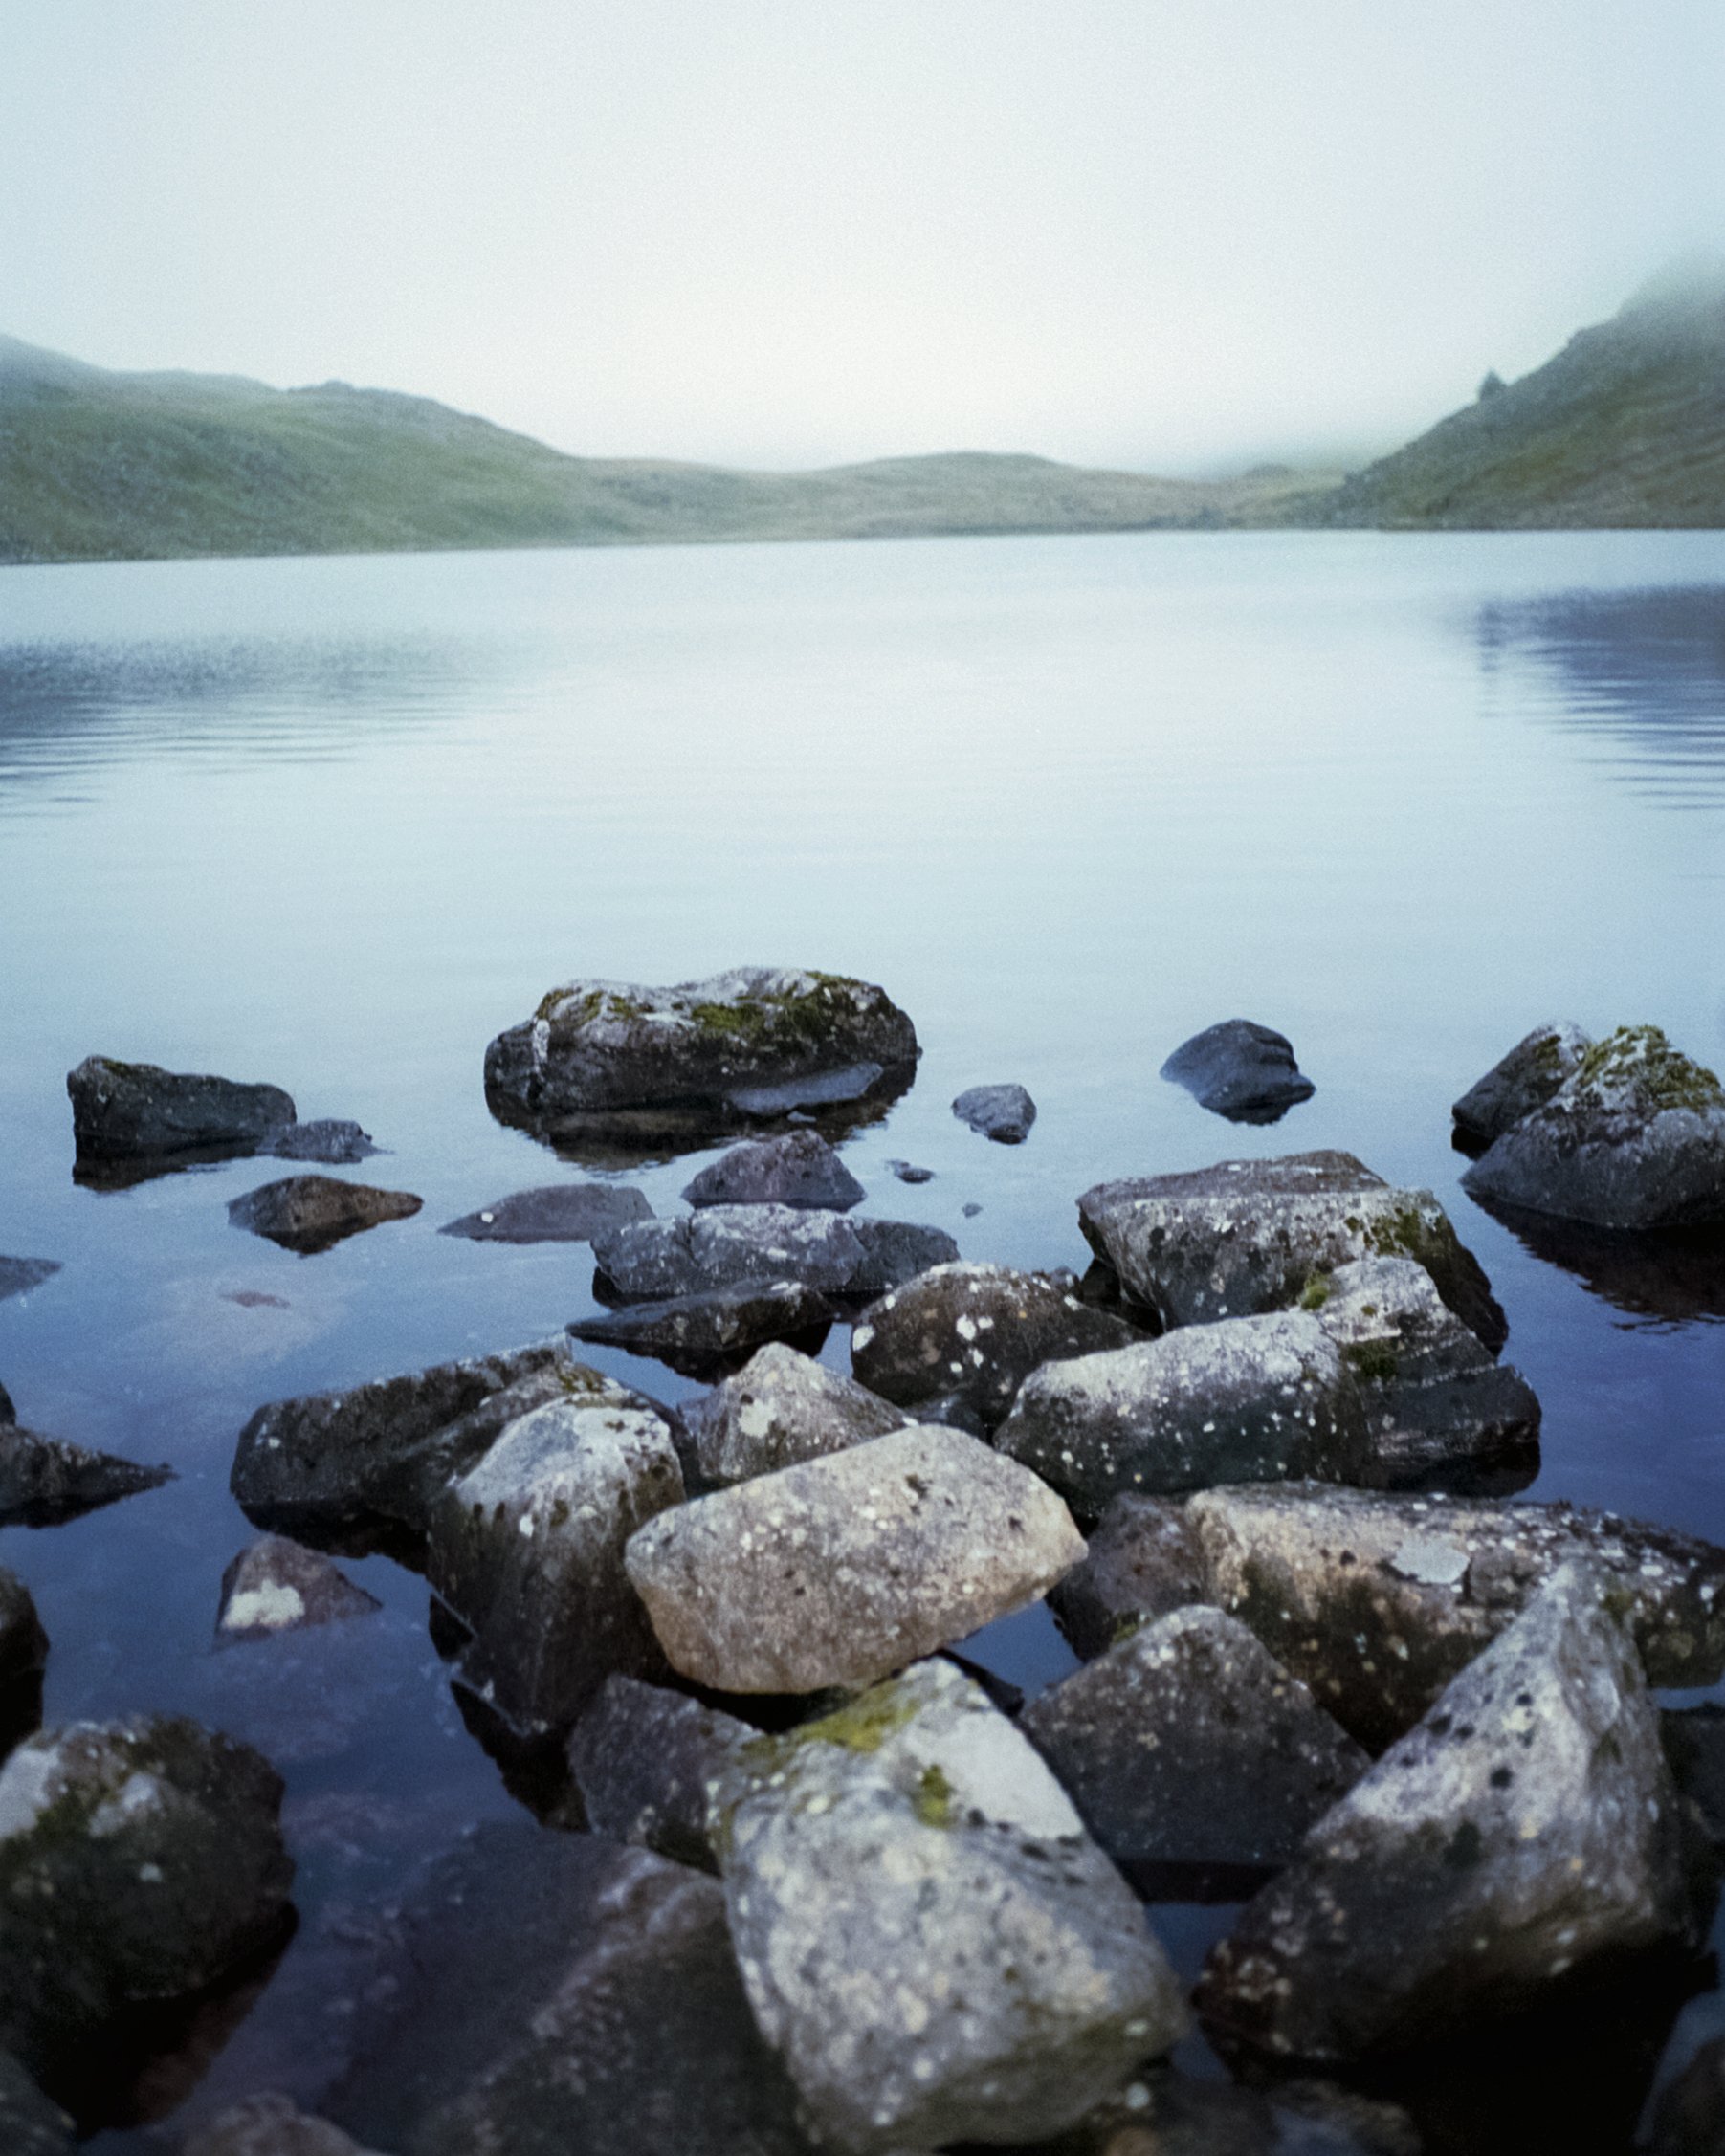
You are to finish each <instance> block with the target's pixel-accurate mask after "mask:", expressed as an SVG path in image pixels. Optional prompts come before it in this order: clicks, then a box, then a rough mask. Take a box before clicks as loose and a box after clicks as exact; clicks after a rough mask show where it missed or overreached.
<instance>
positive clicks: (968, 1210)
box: [959, 1199, 983, 1221]
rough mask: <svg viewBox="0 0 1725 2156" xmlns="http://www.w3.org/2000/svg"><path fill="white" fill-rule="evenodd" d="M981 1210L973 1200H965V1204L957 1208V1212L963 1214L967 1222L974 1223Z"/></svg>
mask: <svg viewBox="0 0 1725 2156" xmlns="http://www.w3.org/2000/svg"><path fill="white" fill-rule="evenodd" d="M982 1209H983V1208H982V1207H981V1206H980V1205H979V1204H978V1203H977V1202H976V1200H975V1199H967V1200H966V1202H965V1203H964V1204H962V1206H960V1208H959V1210H960V1211H961V1212H962V1214H963V1216H964V1218H965V1219H966V1220H967V1221H974V1220H975V1219H976V1217H977V1215H978V1214H979V1213H980V1212H981V1211H982Z"/></svg>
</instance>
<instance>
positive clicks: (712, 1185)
mask: <svg viewBox="0 0 1725 2156" xmlns="http://www.w3.org/2000/svg"><path fill="white" fill-rule="evenodd" d="M867 1195H868V1194H867V1192H866V1191H865V1190H864V1189H863V1186H862V1185H861V1183H859V1182H858V1181H857V1179H856V1177H854V1176H853V1175H852V1174H851V1171H850V1169H849V1168H847V1167H846V1166H845V1163H844V1162H843V1161H842V1160H841V1159H840V1158H839V1156H838V1155H837V1154H836V1153H834V1152H833V1150H832V1148H831V1147H830V1146H829V1144H828V1143H827V1141H826V1139H825V1138H824V1137H822V1136H821V1134H820V1133H819V1132H818V1131H791V1132H788V1133H786V1134H785V1136H784V1137H779V1138H757V1139H755V1140H754V1141H753V1143H751V1144H747V1145H739V1146H733V1147H732V1149H731V1150H730V1152H729V1153H727V1154H726V1155H724V1157H723V1158H722V1159H719V1160H716V1161H714V1163H713V1165H712V1166H711V1167H710V1168H703V1169H702V1170H701V1172H700V1174H699V1175H698V1176H697V1177H696V1178H695V1180H694V1181H693V1182H692V1183H690V1184H689V1185H688V1187H687V1188H686V1189H685V1190H684V1192H683V1197H684V1199H686V1200H687V1201H688V1203H689V1204H691V1205H697V1206H698V1205H796V1206H803V1207H808V1208H815V1209H818V1210H820V1211H823V1212H829V1213H845V1212H849V1210H850V1209H851V1206H852V1205H860V1204H861V1203H862V1201H863V1199H864V1198H865V1197H866V1196H867Z"/></svg>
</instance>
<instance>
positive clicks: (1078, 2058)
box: [713, 1661, 1185, 2156]
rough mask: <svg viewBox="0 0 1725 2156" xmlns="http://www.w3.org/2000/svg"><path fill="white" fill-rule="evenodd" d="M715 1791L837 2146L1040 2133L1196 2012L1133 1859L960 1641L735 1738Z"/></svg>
mask: <svg viewBox="0 0 1725 2156" xmlns="http://www.w3.org/2000/svg"><path fill="white" fill-rule="evenodd" d="M713 1814H714V1820H715V1831H716V1835H717V1837H718V1840H719V1847H720V1850H721V1852H722V1860H723V1866H724V1882H725V1896H726V1901H727V1904H728V1907H729V1910H730V1919H731V1932H732V1937H733V1938H734V1940H735V1942H736V1946H737V1954H738V1960H739V1962H740V1964H741V1969H742V1975H743V1982H744V1984H745V1985H746V1986H747V1989H748V1994H749V2000H750V2004H751V2005H752V2006H753V2008H754V2011H755V2018H756V2021H757V2023H758V2024H759V2026H760V2028H761V2030H762V2033H763V2035H764V2036H765V2037H766V2040H767V2042H768V2043H769V2044H770V2045H771V2046H772V2047H773V2048H774V2049H775V2050H776V2051H777V2052H778V2053H779V2055H780V2056H781V2057H783V2058H784V2060H785V2065H786V2066H787V2067H788V2068H789V2070H790V2073H791V2076H792V2078H793V2079H794V2080H795V2081H796V2083H797V2086H798V2088H799V2089H800V2090H801V2092H802V2096H803V2100H804V2102H805V2104H806V2106H807V2112H808V2115H809V2118H810V2120H811V2122H812V2123H813V2124H814V2126H815V2128H816V2129H817V2131H818V2132H819V2134H820V2136H821V2138H822V2140H823V2141H824V2142H825V2143H827V2144H829V2145H831V2146H833V2147H836V2148H840V2149H844V2150H849V2151H852V2152H855V2156H861V2152H867V2151H883V2152H884V2151H887V2150H894V2149H900V2148H933V2147H937V2146H940V2145H945V2144H947V2143H950V2142H970V2141H981V2142H994V2141H1003V2140H1010V2141H1014V2142H1020V2141H1029V2140H1034V2139H1035V2138H1036V2137H1037V2136H1039V2135H1043V2134H1049V2133H1052V2132H1055V2131H1057V2130H1058V2129H1059V2128H1060V2127H1062V2126H1064V2125H1068V2124H1070V2123H1073V2121H1074V2120H1076V2119H1077V2118H1079V2117H1081V2116H1082V2115H1083V2114H1084V2113H1085V2112H1086V2111H1087V2110H1088V2109H1089V2108H1090V2107H1091V2106H1092V2105H1093V2104H1095V2102H1096V2101H1098V2100H1099V2099H1101V2098H1103V2097H1104V2096H1106V2095H1108V2094H1110V2093H1112V2091H1113V2090H1114V2089H1116V2088H1117V2086H1118V2085H1119V2083H1120V2082H1121V2081H1122V2080H1124V2079H1126V2077H1127V2075H1128V2074H1129V2073H1130V2072H1131V2070H1132V2068H1133V2067H1134V2066H1136V2065H1138V2064H1139V2062H1140V2061H1141V2060H1143V2059H1145V2058H1147V2057H1153V2056H1155V2055H1156V2054H1158V2053H1161V2052H1164V2051H1167V2050H1169V2049H1170V2048H1171V2047H1172V2046H1173V2044H1174V2043H1175V2041H1176V2040H1177V2039H1178V2038H1179V2036H1180V2035H1181V2034H1182V2032H1183V2026H1184V2021H1185V2013H1184V2008H1183V2002H1182V1999H1181V1995H1180V1986H1179V1983H1178V1981H1177V1979H1176V1978H1175V1976H1174V1973H1173V1971H1172V1970H1171V1969H1169V1967H1168V1965H1167V1963H1166V1961H1165V1960H1164V1959H1163V1957H1162V1954H1161V1948H1160V1947H1158V1946H1157V1944H1156V1942H1155V1941H1154V1939H1153V1938H1152V1937H1151V1935H1150V1933H1149V1931H1148V1929H1147V1928H1146V1926H1145V1924H1144V1921H1143V1916H1142V1912H1141V1911H1140V1909H1139V1906H1138V1903H1137V1902H1136V1900H1135V1899H1134V1897H1133V1896H1132V1894H1131V1893H1130V1891H1129V1890H1128V1889H1127V1887H1126V1885H1125V1883H1124V1881H1122V1880H1121V1879H1120V1877H1119V1875H1118V1873H1117V1872H1116V1871H1115V1869H1114V1868H1113V1866H1112V1865H1111V1864H1110V1863H1109V1862H1108V1860H1107V1859H1106V1858H1105V1857H1104V1856H1103V1855H1102V1853H1101V1851H1100V1850H1099V1849H1097V1848H1096V1846H1095V1843H1094V1842H1093V1841H1092V1840H1091V1838H1090V1837H1089V1836H1088V1835H1086V1833H1085V1831H1084V1827H1083V1824H1082V1822H1081V1820H1080V1819H1079V1818H1078V1815H1077V1814H1076V1813H1075V1812H1074V1811H1073V1807H1072V1804H1071V1802H1070V1801H1069V1800H1068V1798H1067V1796H1066V1795H1065V1793H1063V1791H1062V1790H1061V1788H1060V1786H1059V1784H1058V1783H1057V1782H1056V1781H1055V1780H1054V1778H1053V1776H1052V1775H1051V1774H1050V1772H1049V1771H1048V1769H1047V1768H1046V1767H1045V1766H1044V1765H1043V1764H1042V1762H1041V1761H1040V1760H1039V1759H1038V1758H1037V1756H1036V1754H1035V1752H1034V1751H1033V1750H1032V1749H1030V1747H1029V1746H1028V1744H1027V1743H1026V1742H1025V1740H1024V1738H1023V1737H1022V1736H1021V1735H1020V1734H1019V1733H1018V1731H1017V1730H1016V1729H1014V1727H1012V1725H1011V1723H1010V1722H1008V1721H1007V1720H1006V1717H1005V1716H1004V1715H1003V1714H1001V1713H1000V1712H999V1711H998V1710H997V1709H996V1708H994V1707H993V1706H992V1705H989V1703H988V1701H987V1699H986V1697H985V1696H984V1693H983V1692H982V1691H981V1689H980V1688H979V1687H978V1686H977V1685H975V1684H973V1683H970V1681H969V1680H968V1679H967V1678H964V1677H962V1676H961V1675H960V1674H959V1672H958V1671H957V1670H956V1669H954V1668H952V1666H951V1665H950V1664H948V1663H944V1662H938V1661H937V1662H924V1663H921V1664H919V1665H918V1667H917V1668H916V1669H913V1670H910V1671H908V1672H907V1673H906V1674H905V1675H904V1676H903V1677H901V1678H898V1679H896V1680H895V1681H894V1682H892V1683H886V1684H882V1685H880V1686H878V1687H876V1688H875V1689H874V1691H872V1692H869V1693H867V1694H865V1695H864V1697H863V1698H862V1699H860V1700H858V1701H856V1702H854V1703H852V1704H851V1705H849V1706H848V1707H845V1708H842V1709H841V1710H840V1711H839V1712H838V1713H837V1714H835V1715H833V1716H830V1717H829V1718H828V1719H827V1720H825V1721H821V1722H814V1723H809V1724H805V1725H804V1726H803V1727H801V1728H799V1729H795V1730H793V1731H792V1732H791V1733H790V1734H789V1735H788V1736H786V1737H783V1738H772V1737H768V1738H762V1739H759V1740H758V1741H757V1742H756V1743H754V1744H751V1745H745V1746H743V1747H741V1748H740V1749H738V1750H737V1751H736V1752H734V1753H733V1754H732V1756H731V1759H730V1762H729V1764H728V1766H727V1769H726V1771H725V1772H724V1774H723V1776H722V1778H721V1780H720V1782H719V1787H718V1789H717V1791H716V1792H715V1795H714V1805H713Z"/></svg>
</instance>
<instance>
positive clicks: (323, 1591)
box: [215, 1534, 383, 1647]
mask: <svg viewBox="0 0 1725 2156" xmlns="http://www.w3.org/2000/svg"><path fill="white" fill-rule="evenodd" d="M382 1608H383V1604H382V1603H381V1602H380V1601H379V1600H378V1599H377V1596H376V1595H367V1594H366V1592H365V1589H364V1588H363V1587H356V1586H355V1585H354V1584H353V1582H352V1580H350V1579H349V1578H348V1577H347V1576H346V1574H345V1573H341V1572H339V1571H338V1570H337V1569H336V1567H335V1566H334V1565H332V1564H331V1563H330V1561H329V1559H328V1558H327V1557H324V1556H321V1555H320V1554H319V1553H318V1551H315V1550H304V1549H301V1548H300V1546H299V1543H297V1542H289V1541H287V1540H286V1539H285V1538H284V1537H283V1536H281V1535H277V1534H266V1535H264V1536H262V1537H261V1538H260V1539H259V1540H258V1541H256V1542H254V1543H253V1544H252V1545H251V1547H250V1548H249V1549H246V1550H242V1551H240V1553H239V1555H238V1556H237V1557H235V1558H234V1559H233V1561H232V1564H231V1565H230V1566H229V1567H228V1569H227V1571H226V1572H225V1573H223V1574H222V1598H221V1605H220V1607H219V1608H218V1609H217V1611H216V1617H215V1638H216V1644H217V1645H218V1646H223V1647H226V1646H234V1645H238V1644H239V1643H240V1642H241V1641H244V1640H248V1639H275V1638H276V1636H277V1635H278V1634H280V1633H283V1632H303V1631H306V1630H307V1629H309V1628H310V1627H311V1626H313V1625H319V1624H339V1623H341V1622H343V1620H344V1619H346V1618H348V1617H370V1616H371V1615H372V1614H373V1613H374V1612H375V1611H377V1610H381V1609H382Z"/></svg>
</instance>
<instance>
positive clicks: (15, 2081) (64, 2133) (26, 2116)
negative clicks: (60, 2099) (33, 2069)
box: [0, 2052, 73, 2156]
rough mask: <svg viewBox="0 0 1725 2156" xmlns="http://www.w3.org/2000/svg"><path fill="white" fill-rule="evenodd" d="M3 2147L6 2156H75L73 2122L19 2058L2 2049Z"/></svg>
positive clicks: (0, 2118)
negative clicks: (26, 2069) (49, 2098)
mask: <svg viewBox="0 0 1725 2156" xmlns="http://www.w3.org/2000/svg"><path fill="white" fill-rule="evenodd" d="M0 2148H4V2149H5V2150H6V2156H72V2151H73V2140H72V2121H71V2120H70V2119H69V2118H68V2117H67V2116H66V2114H65V2112H63V2111H62V2110H61V2109H60V2107H59V2105H58V2104H57V2103H52V2102H50V2101H49V2100H48V2098H47V2097H45V2096H44V2095H43V2094H42V2092H41V2090H40V2089H39V2088H37V2086H36V2085H35V2083H34V2082H33V2080H32V2079H31V2078H30V2076H29V2075H28V2074H27V2073H26V2072H25V2071H24V2069H23V2067H22V2066H20V2065H19V2064H18V2061H17V2060H16V2059H15V2058H13V2057H11V2055H10V2054H9V2053H7V2052H0Z"/></svg>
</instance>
